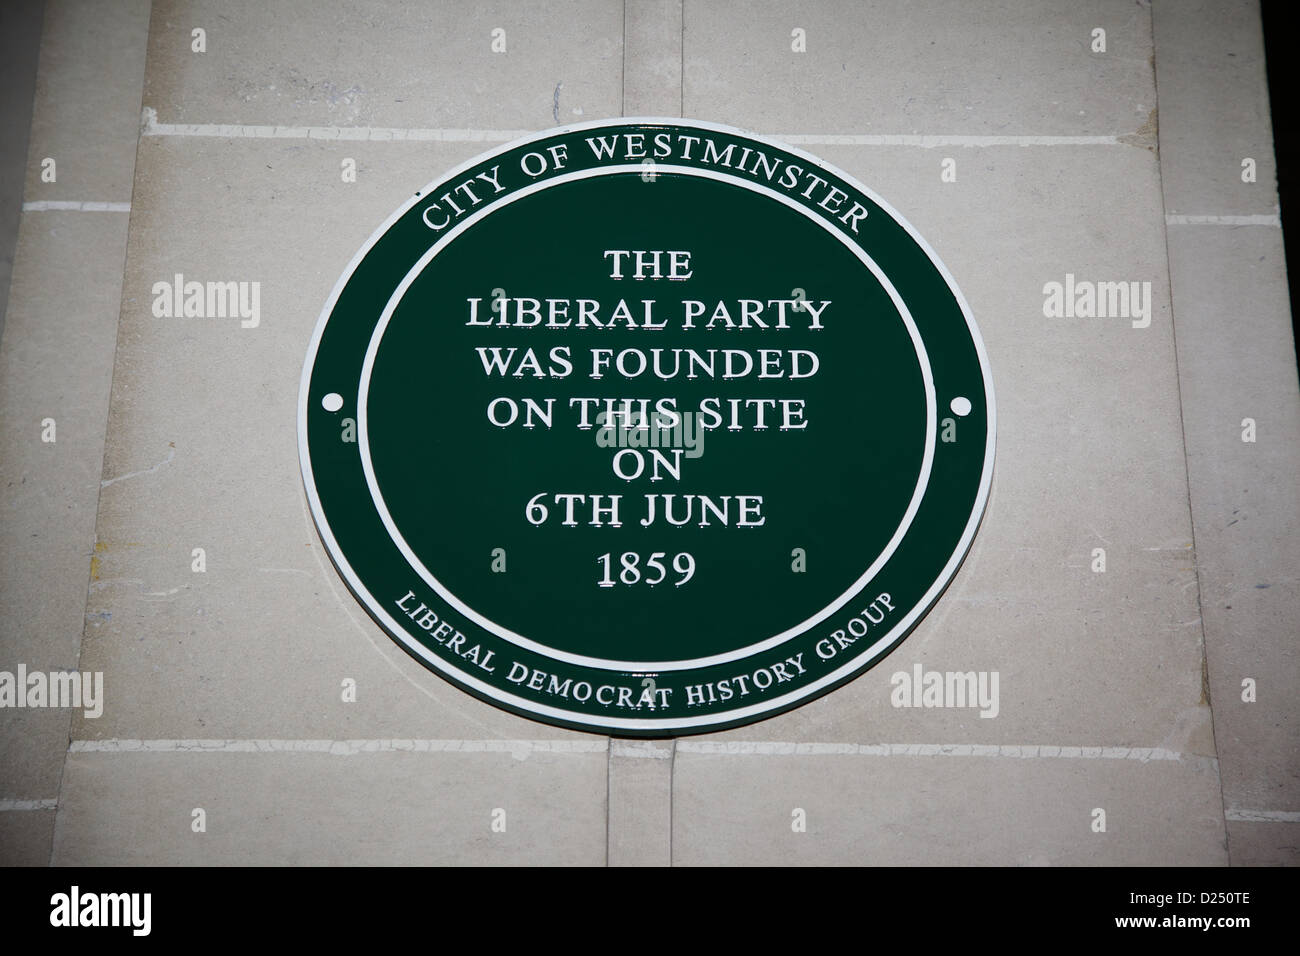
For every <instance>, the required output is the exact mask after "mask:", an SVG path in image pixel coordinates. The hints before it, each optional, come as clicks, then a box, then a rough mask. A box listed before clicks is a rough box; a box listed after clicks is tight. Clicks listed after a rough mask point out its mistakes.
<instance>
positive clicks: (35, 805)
mask: <svg viewBox="0 0 1300 956" xmlns="http://www.w3.org/2000/svg"><path fill="white" fill-rule="evenodd" d="M58 807H59V801H58V800H57V799H56V798H54V797H49V798H47V799H45V800H6V799H0V813H3V812H5V811H6V810H57V809H58Z"/></svg>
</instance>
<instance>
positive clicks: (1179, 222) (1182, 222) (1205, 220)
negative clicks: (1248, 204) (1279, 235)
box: [1165, 213, 1282, 226]
mask: <svg viewBox="0 0 1300 956" xmlns="http://www.w3.org/2000/svg"><path fill="white" fill-rule="evenodd" d="M1165 225H1167V226H1281V225H1282V219H1281V217H1280V216H1279V215H1278V214H1277V213H1270V214H1268V215H1261V216H1165Z"/></svg>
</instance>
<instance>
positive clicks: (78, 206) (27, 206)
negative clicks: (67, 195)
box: [23, 199, 131, 212]
mask: <svg viewBox="0 0 1300 956" xmlns="http://www.w3.org/2000/svg"><path fill="white" fill-rule="evenodd" d="M130 211H131V204H130V203H129V202H94V201H90V200H75V201H74V200H70V199H37V200H34V201H32V202H25V203H23V212H130Z"/></svg>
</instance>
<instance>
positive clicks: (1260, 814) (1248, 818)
mask: <svg viewBox="0 0 1300 956" xmlns="http://www.w3.org/2000/svg"><path fill="white" fill-rule="evenodd" d="M1224 818H1225V819H1227V820H1235V821H1238V822H1241V823H1300V813H1296V812H1294V811H1291V810H1229V811H1228V812H1227V813H1225V814H1224Z"/></svg>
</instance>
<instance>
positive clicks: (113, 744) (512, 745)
mask: <svg viewBox="0 0 1300 956" xmlns="http://www.w3.org/2000/svg"><path fill="white" fill-rule="evenodd" d="M608 749H609V745H608V741H606V740H604V739H601V740H405V739H399V738H394V739H386V740H74V741H72V743H70V744H69V745H68V752H69V753H114V754H121V753H151V754H166V753H226V754H243V753H298V754H329V755H330V756H332V757H351V756H354V755H356V754H373V753H508V754H520V753H556V754H586V753H605V752H606V751H607V750H608Z"/></svg>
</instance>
